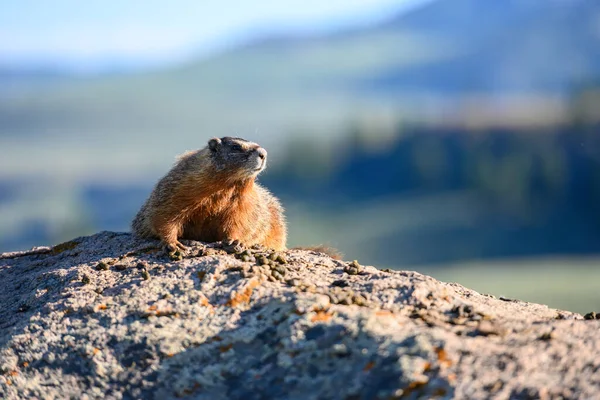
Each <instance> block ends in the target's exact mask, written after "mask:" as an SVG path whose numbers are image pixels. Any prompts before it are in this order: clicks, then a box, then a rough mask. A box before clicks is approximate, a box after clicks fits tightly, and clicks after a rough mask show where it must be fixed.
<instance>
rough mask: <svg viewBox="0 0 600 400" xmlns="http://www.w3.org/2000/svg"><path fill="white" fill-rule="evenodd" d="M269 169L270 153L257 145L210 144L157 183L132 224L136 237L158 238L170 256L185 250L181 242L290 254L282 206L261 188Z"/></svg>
mask: <svg viewBox="0 0 600 400" xmlns="http://www.w3.org/2000/svg"><path fill="white" fill-rule="evenodd" d="M266 166H267V151H266V150H265V149H263V148H262V147H260V146H259V145H258V144H256V143H253V142H250V141H248V140H245V139H242V138H237V137H229V136H227V137H223V138H220V139H219V138H212V139H210V140H209V142H208V145H207V146H206V147H205V148H203V149H201V150H196V151H191V152H188V153H185V154H183V155H181V156H180V157H179V159H178V161H177V162H176V163H175V165H174V166H173V167H172V168H171V170H170V171H169V172H168V173H167V174H166V175H165V176H164V177H163V178H162V179H160V180H159V181H158V183H157V184H156V186H155V187H154V190H153V191H152V193H151V194H150V197H149V198H148V200H146V202H145V203H144V205H143V206H142V208H141V209H140V211H139V212H138V213H137V215H136V216H135V218H134V219H133V222H132V224H131V226H132V230H133V233H134V234H136V235H137V236H140V237H144V238H158V239H160V240H162V242H163V243H164V244H165V245H166V246H167V248H168V249H169V250H170V251H177V250H178V249H181V250H185V249H186V247H185V246H184V245H183V244H182V243H180V242H179V239H191V240H199V241H203V242H216V241H222V240H238V241H239V242H241V243H242V244H243V245H245V246H252V245H256V244H258V245H263V246H265V247H268V248H271V249H274V250H278V251H279V250H285V249H286V247H285V246H286V238H287V228H286V223H285V216H284V212H283V211H284V210H283V207H282V206H281V204H280V202H279V200H278V199H277V198H276V197H275V196H273V195H272V194H271V193H270V192H269V191H268V190H267V189H265V188H264V187H262V186H260V185H259V184H258V183H256V177H257V176H258V174H259V173H260V172H262V171H263V170H264V169H265V168H266Z"/></svg>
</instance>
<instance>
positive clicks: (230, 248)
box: [222, 239, 246, 253]
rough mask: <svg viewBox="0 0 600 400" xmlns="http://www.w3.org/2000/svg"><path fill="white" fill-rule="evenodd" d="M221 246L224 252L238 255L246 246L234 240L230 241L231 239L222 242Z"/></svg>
mask: <svg viewBox="0 0 600 400" xmlns="http://www.w3.org/2000/svg"><path fill="white" fill-rule="evenodd" d="M222 245H223V248H224V249H225V251H227V252H228V253H239V252H241V251H242V250H243V249H244V248H246V246H244V244H243V243H242V242H240V241H239V240H237V239H236V240H232V239H226V240H223V242H222Z"/></svg>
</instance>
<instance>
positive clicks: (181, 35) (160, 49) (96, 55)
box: [0, 0, 429, 69]
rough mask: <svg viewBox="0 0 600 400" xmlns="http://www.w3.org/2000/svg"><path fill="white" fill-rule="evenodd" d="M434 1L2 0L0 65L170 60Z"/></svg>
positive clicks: (345, 23)
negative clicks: (271, 35) (254, 39)
mask: <svg viewBox="0 0 600 400" xmlns="http://www.w3.org/2000/svg"><path fill="white" fill-rule="evenodd" d="M426 1H429V0H279V1H277V0H214V1H207V0H172V1H167V0H127V1H122V0H85V1H82V0H52V1H40V0H2V1H1V2H0V65H7V64H8V65H14V66H19V65H28V64H29V65H35V64H41V65H47V64H48V65H52V64H56V65H66V66H70V67H73V68H82V69H86V68H94V67H96V68H102V66H109V65H111V64H122V65H127V64H132V65H136V64H152V63H157V64H160V63H168V62H172V61H174V60H178V59H185V58H187V57H192V56H195V57H198V56H202V55H209V54H210V53H211V52H214V51H218V50H220V49H223V48H224V47H229V46H234V45H236V44H240V43H243V42H245V41H248V40H251V39H253V38H257V37H261V36H266V35H268V34H273V33H281V32H319V31H327V30H334V29H338V28H341V27H345V26H352V25H357V24H368V23H373V22H376V21H378V20H381V19H384V18H386V17H389V16H391V15H393V14H394V13H397V12H399V11H401V10H403V9H407V8H410V7H414V6H416V5H418V4H419V3H424V2H426Z"/></svg>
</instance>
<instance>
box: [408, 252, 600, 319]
mask: <svg viewBox="0 0 600 400" xmlns="http://www.w3.org/2000/svg"><path fill="white" fill-rule="evenodd" d="M403 269H406V268H403ZM415 269H416V270H418V272H421V273H423V274H427V275H430V276H433V277H434V278H436V279H439V280H441V281H444V282H456V283H459V284H461V285H463V286H466V287H468V288H470V289H473V290H476V291H478V292H479V293H488V294H493V295H495V296H505V297H508V298H512V299H519V300H523V301H529V302H535V303H541V304H547V305H548V306H549V307H552V308H558V309H563V310H569V311H575V312H579V313H582V314H585V313H588V312H590V311H596V312H598V311H600V290H599V289H598V282H600V258H593V257H581V258H544V259H523V260H503V261H496V262H481V263H464V264H454V265H446V266H443V267H438V266H436V267H435V268H432V267H429V268H427V267H420V268H415Z"/></svg>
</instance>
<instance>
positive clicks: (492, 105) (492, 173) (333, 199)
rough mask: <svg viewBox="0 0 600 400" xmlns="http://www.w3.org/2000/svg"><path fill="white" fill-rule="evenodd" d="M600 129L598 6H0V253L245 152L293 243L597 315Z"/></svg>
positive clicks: (96, 225) (79, 225)
mask: <svg viewBox="0 0 600 400" xmlns="http://www.w3.org/2000/svg"><path fill="white" fill-rule="evenodd" d="M217 3H218V4H217ZM599 129H600V2H598V1H597V0H501V1H500V0H486V1H482V0H395V1H390V0H344V1H342V0H332V1H328V2H323V1H318V0H287V1H282V2H271V1H268V0H254V1H253V2H247V1H241V0H237V1H236V0H223V1H221V2H210V3H209V2H204V1H195V0H175V1H171V2H164V1H158V0H144V1H141V0H131V1H128V2H120V1H117V0H102V1H88V2H80V1H76V0H54V1H53V2H37V1H33V0H8V1H3V2H2V3H0V251H8V250H19V249H27V248H29V247H31V246H34V245H52V244H56V243H59V242H61V241H65V240H68V239H71V238H73V237H75V236H79V235H87V234H92V233H95V232H97V231H100V230H116V231H127V230H129V222H130V220H131V219H132V217H133V216H134V214H135V213H136V212H137V210H138V208H139V207H140V206H141V204H142V202H143V201H144V200H145V198H146V197H147V195H148V194H149V193H150V191H151V189H152V186H153V185H154V183H155V182H156V181H157V180H158V179H159V178H160V177H161V176H162V175H163V174H164V173H166V171H167V170H168V169H169V168H170V166H171V165H172V163H173V162H174V160H175V156H176V155H177V154H180V153H182V152H184V151H186V150H191V149H196V148H200V147H203V146H204V145H205V144H206V142H207V140H208V139H209V138H210V137H212V136H225V135H231V136H242V137H244V138H247V139H250V140H253V141H257V142H259V143H260V144H262V145H263V146H264V147H266V148H267V150H268V151H269V160H270V164H269V165H270V166H269V168H268V170H267V171H266V172H265V173H264V174H263V175H261V177H260V180H261V182H262V183H264V184H265V185H266V186H267V187H268V188H269V189H271V191H273V192H274V193H275V194H276V195H277V196H279V197H280V198H281V199H282V201H283V203H284V205H285V207H286V209H287V214H288V218H289V230H290V238H289V245H290V246H296V245H314V244H320V243H324V244H329V245H332V246H334V247H337V248H339V249H340V250H341V251H342V252H343V253H345V255H346V259H349V260H352V259H358V260H359V261H360V262H361V263H363V264H368V265H376V266H377V267H380V268H385V267H389V268H394V269H411V270H417V271H419V272H422V273H427V274H430V275H433V276H434V277H436V278H439V279H442V280H445V281H452V282H459V283H461V284H464V285H466V286H468V287H471V288H473V289H475V290H478V291H480V292H482V293H491V294H494V295H496V296H500V295H503V296H507V297H512V298H519V299H523V300H528V301H536V302H542V303H545V304H549V305H550V306H552V307H559V308H563V309H568V310H573V311H579V312H588V311H592V310H595V311H600V289H599V288H600V132H599Z"/></svg>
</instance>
